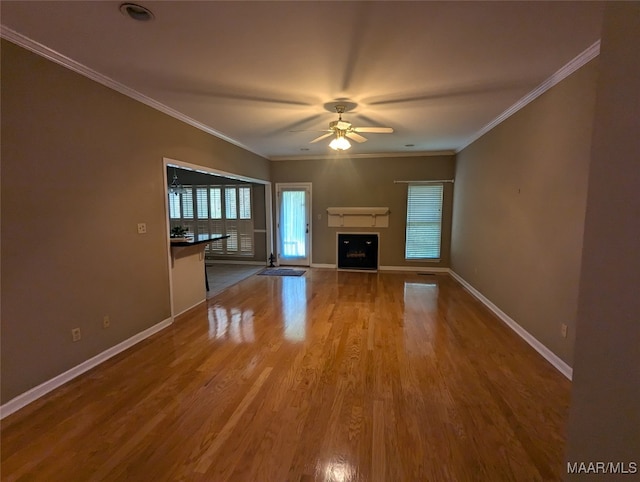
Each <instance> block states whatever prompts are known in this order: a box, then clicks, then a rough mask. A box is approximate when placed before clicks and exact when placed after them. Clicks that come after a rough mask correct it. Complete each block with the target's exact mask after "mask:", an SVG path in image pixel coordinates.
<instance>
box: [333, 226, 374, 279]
mask: <svg viewBox="0 0 640 482" xmlns="http://www.w3.org/2000/svg"><path fill="white" fill-rule="evenodd" d="M338 268H341V269H362V270H374V271H375V270H377V269H378V235H377V234H338Z"/></svg>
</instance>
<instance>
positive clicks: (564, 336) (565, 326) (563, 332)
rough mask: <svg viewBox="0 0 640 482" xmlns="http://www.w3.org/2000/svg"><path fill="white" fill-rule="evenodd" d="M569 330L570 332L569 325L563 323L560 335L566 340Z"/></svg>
mask: <svg viewBox="0 0 640 482" xmlns="http://www.w3.org/2000/svg"><path fill="white" fill-rule="evenodd" d="M567 330H568V327H567V325H566V324H564V323H563V324H562V325H561V326H560V333H561V334H562V338H566V337H567Z"/></svg>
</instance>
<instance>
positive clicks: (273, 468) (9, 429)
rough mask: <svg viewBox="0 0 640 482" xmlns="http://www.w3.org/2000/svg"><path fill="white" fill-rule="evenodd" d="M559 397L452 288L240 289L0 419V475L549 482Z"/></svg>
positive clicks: (408, 277)
mask: <svg viewBox="0 0 640 482" xmlns="http://www.w3.org/2000/svg"><path fill="white" fill-rule="evenodd" d="M569 391H570V382H569V381H567V380H566V379H565V378H564V377H563V376H562V375H560V374H559V373H558V372H557V371H556V370H555V369H554V368H552V367H551V366H550V365H549V364H548V363H547V362H546V361H544V360H543V359H542V358H541V357H540V356H539V355H538V354H537V353H536V352H535V351H533V349H532V348H530V347H529V346H528V345H527V344H526V343H524V341H522V340H521V339H520V338H518V337H517V336H516V335H515V334H514V333H513V332H511V330H510V329H509V328H507V327H506V326H504V325H503V324H502V322H500V321H499V320H497V319H496V318H495V317H493V316H492V315H490V314H489V312H488V311H487V310H486V309H485V308H484V307H483V306H482V305H481V304H480V303H479V302H477V301H476V300H475V299H473V298H472V297H471V295H469V294H468V293H467V292H466V291H464V290H463V289H462V288H461V287H460V285H459V284H458V283H457V282H456V281H454V280H453V279H452V278H450V277H449V276H448V275H437V276H436V275H433V276H424V275H417V274H415V273H377V274H376V273H364V272H363V273H357V272H355V273H354V272H337V271H334V270H322V269H308V270H307V272H306V273H305V275H304V276H302V277H270V276H252V277H250V278H248V279H245V280H244V281H241V282H239V283H237V284H235V285H234V286H232V287H231V288H229V289H228V290H226V291H224V292H223V293H221V294H219V295H218V296H216V297H215V298H214V299H210V300H209V301H208V305H207V306H205V305H204V304H203V305H202V306H200V307H197V308H195V309H193V310H192V311H190V312H189V313H187V314H185V315H184V316H183V317H181V318H180V319H178V320H176V322H175V323H174V324H173V325H172V326H170V327H169V328H167V329H165V330H164V331H162V332H160V333H158V334H156V335H155V336H154V337H152V338H150V339H148V340H145V341H144V342H142V343H140V344H138V345H137V346H135V347H134V348H132V349H131V350H129V351H127V352H126V353H123V354H121V355H119V356H117V357H115V358H113V359H111V360H109V361H108V362H106V363H104V364H103V365H101V366H100V367H98V368H96V369H94V370H92V371H91V372H88V373H87V374H85V375H83V376H81V377H80V378H78V379H75V380H74V381H72V382H70V383H69V384H67V385H65V386H63V387H61V388H60V389H58V390H57V391H55V392H53V393H51V394H49V395H48V396H46V397H44V398H43V399H40V400H38V401H36V402H34V403H33V404H32V405H30V406H28V407H25V408H24V409H23V410H21V411H19V412H17V413H15V414H13V415H11V416H9V417H7V418H6V419H5V420H4V421H3V422H2V440H1V442H2V467H1V468H2V480H7V481H9V480H35V481H40V480H42V481H65V482H66V481H74V482H76V481H102V480H128V481H173V480H188V481H214V482H215V481H234V482H235V481H252V482H254V481H267V482H268V481H278V482H283V481H291V482H293V481H295V482H298V481H312V480H319V481H320V480H321V481H340V482H346V481H389V482H404V481H449V480H451V481H453V480H456V481H491V482H494V481H511V480H513V481H538V480H540V481H542V480H545V481H546V480H560V479H561V477H562V474H563V467H562V464H563V455H564V447H565V426H566V422H567V417H568V407H569Z"/></svg>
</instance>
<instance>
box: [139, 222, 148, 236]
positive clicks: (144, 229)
mask: <svg viewBox="0 0 640 482" xmlns="http://www.w3.org/2000/svg"><path fill="white" fill-rule="evenodd" d="M138 234H147V223H138Z"/></svg>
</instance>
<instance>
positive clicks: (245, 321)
mask: <svg viewBox="0 0 640 482" xmlns="http://www.w3.org/2000/svg"><path fill="white" fill-rule="evenodd" d="M207 317H208V320H209V338H210V339H221V340H227V341H231V342H233V343H252V342H254V341H255V331H254V328H253V310H244V311H241V310H239V309H238V308H231V309H229V308H225V307H224V306H221V305H219V304H216V305H214V306H212V307H210V308H209V311H208V314H207Z"/></svg>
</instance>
